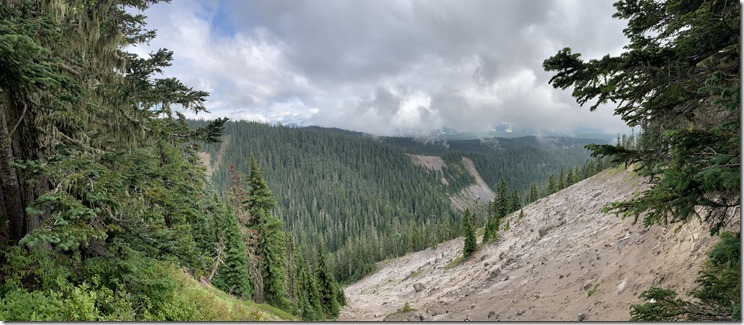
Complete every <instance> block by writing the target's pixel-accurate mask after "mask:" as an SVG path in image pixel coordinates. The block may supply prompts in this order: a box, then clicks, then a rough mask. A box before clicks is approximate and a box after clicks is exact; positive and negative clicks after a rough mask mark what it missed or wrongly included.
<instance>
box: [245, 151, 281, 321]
mask: <svg viewBox="0 0 744 325" xmlns="http://www.w3.org/2000/svg"><path fill="white" fill-rule="evenodd" d="M250 161H251V162H250V170H249V173H248V186H249V187H248V191H247V193H246V195H247V197H246V199H247V200H246V205H247V208H248V213H249V215H250V219H249V227H250V226H251V224H252V223H253V224H255V226H257V230H258V238H259V247H258V252H259V254H260V256H261V264H262V265H261V276H262V278H263V296H264V298H265V299H266V301H267V302H268V303H270V304H272V305H275V306H279V307H286V306H287V304H288V301H287V297H286V275H285V269H286V264H287V262H286V242H285V240H286V239H285V236H286V235H285V234H284V231H283V230H282V221H281V220H280V219H279V218H278V217H277V216H275V215H273V214H272V213H271V209H272V208H273V207H274V206H275V205H276V200H274V198H273V197H272V195H271V190H270V189H269V186H268V184H266V181H264V179H263V174H262V173H261V170H260V169H259V168H258V163H257V162H256V159H255V157H251V158H250Z"/></svg>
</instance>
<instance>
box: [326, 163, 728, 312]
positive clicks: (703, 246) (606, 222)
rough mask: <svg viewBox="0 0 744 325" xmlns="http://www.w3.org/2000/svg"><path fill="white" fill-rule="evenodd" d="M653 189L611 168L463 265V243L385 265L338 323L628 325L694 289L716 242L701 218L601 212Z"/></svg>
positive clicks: (529, 210) (513, 219)
mask: <svg viewBox="0 0 744 325" xmlns="http://www.w3.org/2000/svg"><path fill="white" fill-rule="evenodd" d="M644 186H645V185H644V184H643V182H642V179H641V178H639V177H638V176H636V175H634V174H632V173H631V172H628V171H623V170H617V169H616V170H608V171H605V172H602V173H600V174H598V175H596V176H594V177H591V178H589V179H586V180H584V181H581V182H579V183H577V184H574V185H573V186H571V187H569V188H567V189H564V190H563V191H560V192H558V193H555V194H553V195H550V196H548V197H546V198H543V199H540V200H538V201H537V202H535V203H533V204H530V205H529V206H526V207H525V208H524V214H525V217H524V218H523V219H522V220H517V216H518V214H519V213H518V212H517V213H514V214H512V215H511V216H509V217H507V219H509V220H510V221H509V223H510V229H509V230H507V231H501V232H500V237H499V238H498V239H497V240H496V241H494V242H492V243H490V244H488V245H486V246H485V247H480V248H479V250H478V251H476V253H475V254H474V255H473V256H472V257H471V258H469V259H468V260H466V261H464V262H462V263H460V264H456V263H451V262H452V261H453V260H454V259H456V258H457V257H459V256H460V255H461V250H462V243H463V242H462V238H458V239H455V240H451V241H448V242H445V243H442V244H440V245H438V247H436V248H435V249H431V248H430V249H427V250H424V251H421V252H416V253H412V254H409V255H406V256H404V257H401V258H398V259H395V260H389V261H385V262H381V263H380V265H379V267H378V271H377V272H375V273H374V274H372V275H370V276H367V277H366V278H364V279H362V280H360V281H359V282H357V283H354V284H352V285H350V286H348V287H347V288H346V296H347V297H348V305H347V306H346V307H344V309H343V310H342V311H341V316H340V317H339V320H383V319H385V320H438V321H443V320H452V321H462V320H486V321H496V320H501V321H537V320H545V321H576V320H587V321H599V320H604V321H623V320H628V318H629V307H630V305H631V304H634V303H640V302H641V300H640V299H639V298H638V295H639V294H640V293H641V292H642V291H643V290H645V289H647V288H649V287H650V286H652V285H657V286H661V287H665V288H669V289H673V290H676V291H677V292H678V293H680V294H684V293H686V292H689V291H690V290H691V289H692V288H694V280H695V278H696V275H697V272H698V270H699V268H700V265H701V263H702V262H703V261H704V260H705V256H706V252H707V251H708V249H709V248H710V246H711V245H712V244H713V243H714V238H711V237H710V236H709V235H708V231H707V228H706V227H705V226H703V225H701V224H700V223H699V222H697V221H693V222H690V223H688V224H685V225H681V226H679V225H670V226H654V227H651V228H648V229H644V228H643V227H642V225H640V222H639V224H637V225H633V224H632V221H633V220H632V218H627V219H625V220H623V219H621V218H618V217H616V216H614V215H612V214H603V213H601V212H600V208H602V207H603V206H605V205H606V204H607V203H609V202H612V201H617V200H623V199H628V198H631V197H633V196H634V195H638V194H639V193H640V191H642V190H643V187H644ZM733 213H736V214H737V215H738V213H739V211H734V212H733ZM504 224H505V222H503V221H502V226H503V225H504ZM406 303H408V304H409V306H410V308H411V309H412V310H410V311H407V312H397V311H398V310H402V309H404V305H405V304H406Z"/></svg>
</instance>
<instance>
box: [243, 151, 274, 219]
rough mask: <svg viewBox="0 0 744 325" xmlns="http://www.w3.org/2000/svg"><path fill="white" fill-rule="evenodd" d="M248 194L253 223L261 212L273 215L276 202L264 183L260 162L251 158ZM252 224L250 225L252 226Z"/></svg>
mask: <svg viewBox="0 0 744 325" xmlns="http://www.w3.org/2000/svg"><path fill="white" fill-rule="evenodd" d="M247 185H248V193H247V195H246V197H247V200H246V202H245V204H246V205H247V208H248V212H249V213H250V215H251V216H252V220H251V221H252V222H253V223H255V222H256V221H257V220H256V218H257V215H258V211H259V210H263V211H264V212H266V213H271V210H272V209H273V208H274V206H275V205H276V200H275V199H274V197H273V196H272V194H271V189H269V185H268V184H266V181H264V178H263V173H262V172H261V169H259V168H258V162H257V161H256V158H255V157H253V156H251V157H250V169H249V172H248V184H247ZM251 225H252V224H248V226H251Z"/></svg>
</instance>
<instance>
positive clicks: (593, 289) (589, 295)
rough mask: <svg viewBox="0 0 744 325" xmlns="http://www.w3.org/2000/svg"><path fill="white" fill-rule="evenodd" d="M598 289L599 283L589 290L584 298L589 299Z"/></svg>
mask: <svg viewBox="0 0 744 325" xmlns="http://www.w3.org/2000/svg"><path fill="white" fill-rule="evenodd" d="M598 288H599V283H597V284H595V285H594V286H593V287H592V288H591V289H589V290H587V291H586V296H587V297H591V296H592V295H593V294H594V293H595V292H597V289H598Z"/></svg>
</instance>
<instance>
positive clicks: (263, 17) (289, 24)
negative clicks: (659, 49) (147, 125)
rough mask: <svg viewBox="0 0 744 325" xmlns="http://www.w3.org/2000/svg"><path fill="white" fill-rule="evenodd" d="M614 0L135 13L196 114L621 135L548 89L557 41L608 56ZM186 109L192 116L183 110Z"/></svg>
mask: <svg viewBox="0 0 744 325" xmlns="http://www.w3.org/2000/svg"><path fill="white" fill-rule="evenodd" d="M614 1H615V0H565V1H558V0H528V1H526V0H509V1H507V0H483V1H479V0H401V1H398V0H395V1H394V0H306V1H301V0H291V1H282V0H264V1H256V0H247V1H241V0H232V1H230V0H212V1H208V0H203V1H196V0H177V1H173V2H172V3H171V4H158V5H155V6H153V7H152V8H150V9H149V10H148V11H146V12H145V14H146V15H147V16H148V17H149V18H148V22H149V27H151V28H155V29H157V31H158V37H157V38H156V39H155V40H153V41H152V42H151V43H150V44H149V46H147V47H140V48H136V49H134V51H135V52H136V53H139V54H141V55H144V54H146V53H148V52H149V51H151V50H154V49H157V48H168V49H170V50H173V51H174V62H173V66H171V67H169V68H167V69H166V72H165V75H166V76H174V77H177V78H179V79H181V80H182V81H183V82H184V83H186V84H187V85H189V86H192V87H195V88H197V89H202V90H207V91H209V92H210V93H211V95H210V97H209V101H208V103H207V108H208V109H209V111H210V113H208V114H204V113H200V114H199V115H197V116H196V117H197V118H208V119H209V118H215V117H222V116H227V117H230V118H231V119H247V120H256V121H263V122H281V123H284V124H287V123H291V122H304V123H307V124H312V125H320V126H332V127H339V128H344V129H351V130H357V131H363V132H368V133H372V134H378V135H391V134H400V133H417V134H426V133H428V132H431V131H432V130H435V129H438V128H441V127H445V126H446V127H451V128H455V129H458V130H461V131H473V132H479V131H488V130H491V129H493V128H496V127H499V126H500V125H502V124H504V123H506V124H510V125H512V126H513V128H514V129H515V130H516V129H520V128H531V129H538V130H544V131H559V132H568V133H570V131H571V130H574V129H576V128H596V129H599V130H603V131H606V132H609V133H617V132H626V131H628V129H627V128H626V127H625V124H624V123H623V122H622V121H621V120H620V119H619V118H618V117H615V116H613V114H612V111H613V110H612V107H609V106H608V107H604V108H600V109H599V110H597V111H596V112H589V109H588V107H583V108H582V107H579V106H578V104H576V102H575V101H574V99H573V98H572V97H571V96H570V90H565V91H564V90H560V89H553V87H552V86H550V85H549V84H548V79H549V78H550V75H549V74H548V73H546V72H544V71H543V70H542V62H543V60H544V59H546V58H548V57H549V56H551V55H553V54H555V53H556V52H557V51H558V50H560V49H562V48H564V47H571V48H572V49H573V50H574V51H575V52H580V53H582V57H583V58H585V59H588V58H599V57H601V56H603V55H604V54H607V53H610V54H618V53H620V52H621V51H622V47H623V46H624V45H626V44H627V41H626V40H625V38H624V36H623V34H622V29H623V28H624V27H625V21H621V20H617V19H614V18H612V14H613V13H614V8H613V7H612V2H614ZM188 116H190V117H194V115H193V114H192V115H188Z"/></svg>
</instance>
